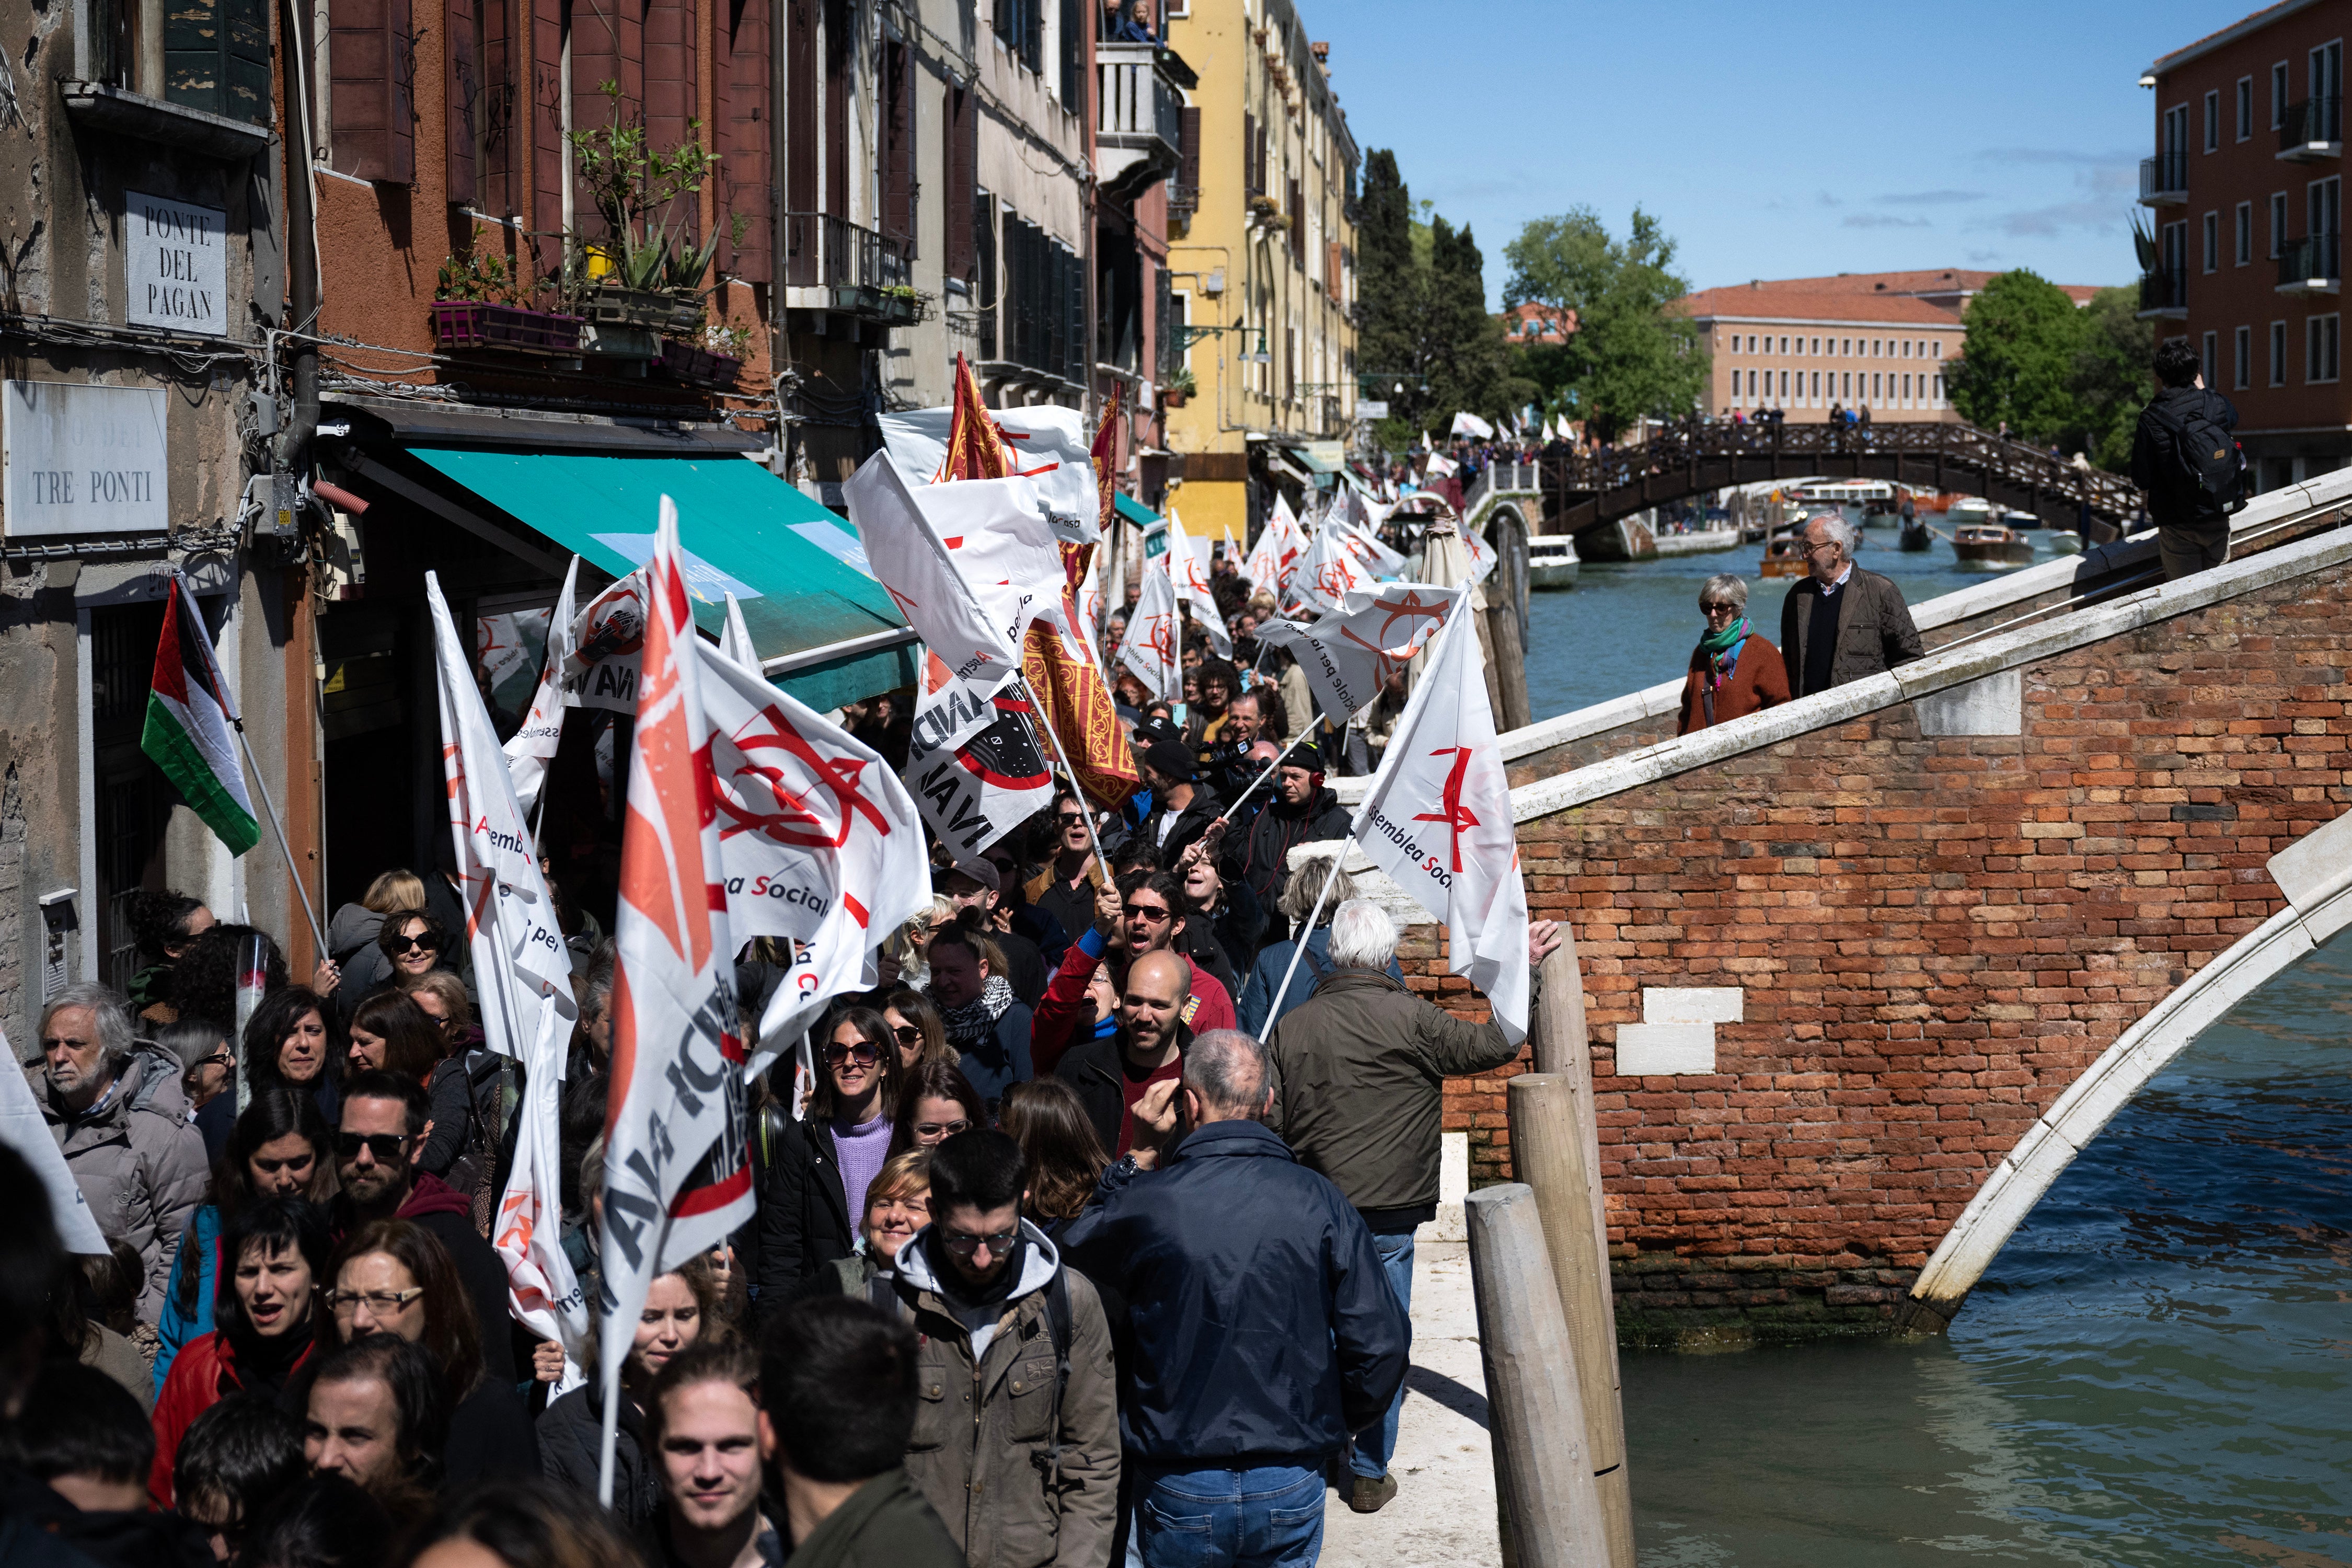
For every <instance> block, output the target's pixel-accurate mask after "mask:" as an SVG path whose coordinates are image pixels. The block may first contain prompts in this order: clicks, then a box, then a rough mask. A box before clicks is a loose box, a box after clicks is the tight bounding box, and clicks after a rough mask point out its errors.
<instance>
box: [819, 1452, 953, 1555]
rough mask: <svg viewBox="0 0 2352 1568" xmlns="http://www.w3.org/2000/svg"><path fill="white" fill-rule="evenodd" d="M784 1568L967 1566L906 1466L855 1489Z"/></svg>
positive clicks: (826, 1518)
mask: <svg viewBox="0 0 2352 1568" xmlns="http://www.w3.org/2000/svg"><path fill="white" fill-rule="evenodd" d="M784 1568H964V1563H963V1553H962V1552H960V1551H958V1550H957V1548H956V1543H955V1539H954V1538H953V1537H952V1536H950V1535H949V1534H948V1527H947V1526H946V1525H944V1524H941V1523H940V1516H939V1515H938V1514H936V1513H933V1512H932V1511H931V1505H930V1504H929V1503H927V1502H925V1501H924V1500H923V1494H922V1493H921V1492H919V1491H917V1490H916V1489H915V1483H914V1481H913V1480H912V1479H909V1478H908V1475H907V1472H906V1471H905V1470H903V1469H892V1470H886V1471H884V1472H883V1473H882V1474H881V1475H878V1476H877V1477H875V1478H874V1479H872V1480H870V1481H868V1482H866V1484H865V1485H864V1486H862V1487H860V1488H858V1489H856V1491H854V1492H852V1493H850V1494H849V1500H848V1501H847V1502H845V1503H843V1504H842V1505H841V1506H840V1507H839V1508H837V1509H835V1510H833V1511H832V1512H831V1513H829V1514H827V1515H826V1516H825V1517H824V1522H822V1523H820V1524H819V1525H818V1526H817V1527H816V1528H815V1529H814V1530H812V1531H809V1538H808V1539H807V1540H806V1541H803V1542H801V1543H800V1545H799V1547H798V1548H797V1549H795V1550H794V1551H793V1554H792V1555H791V1556H790V1557H788V1558H786V1559H785V1560H784Z"/></svg>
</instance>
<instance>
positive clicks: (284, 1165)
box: [252, 1149, 359, 1176]
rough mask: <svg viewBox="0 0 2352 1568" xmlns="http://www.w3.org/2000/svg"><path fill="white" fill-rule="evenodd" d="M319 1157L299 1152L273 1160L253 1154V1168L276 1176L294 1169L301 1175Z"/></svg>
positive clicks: (316, 1161) (355, 1152)
mask: <svg viewBox="0 0 2352 1568" xmlns="http://www.w3.org/2000/svg"><path fill="white" fill-rule="evenodd" d="M358 1152H359V1151H358V1150H356V1149H354V1150H353V1151H352V1153H354V1154H357V1153H358ZM318 1159H319V1157H318V1156H317V1155H316V1154H297V1155H295V1156H293V1157H292V1158H291V1159H287V1160H272V1159H268V1158H267V1157H265V1156H263V1155H260V1154H256V1155H253V1156H252V1161H253V1168H254V1169H255V1170H257V1171H258V1172H260V1173H262V1174H263V1175H265V1176H274V1175H276V1174H277V1173H278V1172H280V1171H292V1172H294V1173H296V1174H297V1175H299V1174H300V1173H302V1172H304V1171H307V1170H309V1169H310V1167H311V1166H312V1165H314V1164H316V1163H318Z"/></svg>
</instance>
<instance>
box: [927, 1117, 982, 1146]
mask: <svg viewBox="0 0 2352 1568" xmlns="http://www.w3.org/2000/svg"><path fill="white" fill-rule="evenodd" d="M969 1131H971V1121H968V1120H965V1119H962V1118H959V1119H957V1120H956V1121H918V1122H916V1123H915V1136H916V1137H918V1138H929V1139H930V1140H931V1141H933V1142H938V1141H939V1140H940V1139H942V1138H952V1137H954V1136H955V1135H956V1134H957V1133H959V1132H969Z"/></svg>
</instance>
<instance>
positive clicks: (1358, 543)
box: [1332, 519, 1410, 577]
mask: <svg viewBox="0 0 2352 1568" xmlns="http://www.w3.org/2000/svg"><path fill="white" fill-rule="evenodd" d="M1332 527H1333V528H1335V529H1337V530H1338V531H1339V537H1340V538H1341V540H1343V541H1344V542H1346V544H1347V547H1348V551H1349V553H1350V554H1352V555H1354V556H1355V558H1356V559H1357V560H1358V561H1359V562H1360V563H1362V564H1363V568H1364V570H1365V571H1366V572H1368V573H1370V574H1371V575H1372V576H1374V577H1395V576H1400V575H1402V574H1403V573H1405V572H1406V571H1408V570H1409V569H1410V563H1408V562H1407V561H1406V560H1405V558H1404V557H1403V556H1402V555H1400V554H1398V553H1397V552H1395V551H1393V550H1391V549H1390V548H1389V547H1388V546H1387V545H1385V544H1382V543H1381V542H1380V539H1379V538H1378V536H1376V535H1375V534H1374V533H1373V532H1372V531H1371V530H1370V529H1369V528H1366V527H1363V526H1361V525H1360V524H1358V523H1354V522H1340V521H1338V520H1337V519H1334V520H1333V521H1332Z"/></svg>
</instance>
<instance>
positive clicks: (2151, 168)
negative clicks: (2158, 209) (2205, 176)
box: [2139, 148, 2189, 206]
mask: <svg viewBox="0 0 2352 1568" xmlns="http://www.w3.org/2000/svg"><path fill="white" fill-rule="evenodd" d="M2139 199H2140V200H2141V202H2142V203H2144V204H2146V205H2148V206H2177V205H2179V204H2180V203H2182V202H2185V201H2187V200H2188V199H2189V154H2188V153H2187V152H2186V151H2184V150H2182V149H2179V148H2174V149H2173V150H2171V151H2170V152H2166V153H2158V154H2157V155H2156V156H2155V157H2153V158H2142V159H2141V160H2140V161H2139Z"/></svg>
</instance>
